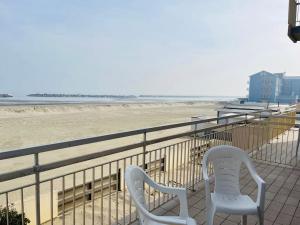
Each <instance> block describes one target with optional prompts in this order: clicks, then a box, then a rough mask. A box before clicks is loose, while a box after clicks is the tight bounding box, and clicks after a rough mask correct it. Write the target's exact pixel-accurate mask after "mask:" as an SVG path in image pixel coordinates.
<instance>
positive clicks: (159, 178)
mask: <svg viewBox="0 0 300 225" xmlns="http://www.w3.org/2000/svg"><path fill="white" fill-rule="evenodd" d="M161 151H162V148H159V168H158V171H159V173H158V182H159V183H160V184H161V172H163V171H162V170H161V168H162V166H164V165H162V162H161V159H162V157H161V156H162V154H161ZM165 160H166V158H164V163H165ZM163 173H164V172H163ZM160 194H161V193H160V192H159V193H158V205H159V206H160V204H161V199H160V198H161V197H160Z"/></svg>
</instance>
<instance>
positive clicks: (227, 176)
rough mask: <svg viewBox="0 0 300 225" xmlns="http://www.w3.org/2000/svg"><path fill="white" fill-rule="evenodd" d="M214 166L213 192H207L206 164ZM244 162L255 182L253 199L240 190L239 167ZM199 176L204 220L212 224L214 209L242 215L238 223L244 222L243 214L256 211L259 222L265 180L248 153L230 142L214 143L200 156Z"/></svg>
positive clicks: (262, 215) (208, 184)
mask: <svg viewBox="0 0 300 225" xmlns="http://www.w3.org/2000/svg"><path fill="white" fill-rule="evenodd" d="M209 163H212V166H213V170H214V178H215V186H214V192H213V193H211V192H210V183H209V181H210V180H209V177H208V171H207V170H208V166H209ZM242 163H244V164H245V165H246V167H247V169H248V170H249V172H250V175H251V176H252V178H253V179H254V180H255V182H256V183H257V186H258V192H257V199H256V201H253V200H252V199H251V198H250V197H249V196H248V195H242V194H241V193H240V184H239V179H240V167H241V164H242ZM202 165H203V177H204V181H205V191H206V207H207V224H208V225H212V224H213V219H214V214H215V213H217V212H222V213H228V214H233V215H243V217H242V218H243V219H242V224H246V223H247V215H255V214H256V215H257V216H258V219H259V224H260V225H262V224H263V220H264V203H265V182H264V181H263V180H262V179H261V178H260V177H259V175H258V174H257V173H256V171H255V169H254V166H253V164H252V162H251V160H250V158H249V156H248V155H247V154H246V153H245V152H244V151H243V150H241V149H239V148H236V147H233V146H225V145H223V146H216V147H213V148H211V149H210V150H208V151H207V152H206V153H205V155H204V158H203V162H202Z"/></svg>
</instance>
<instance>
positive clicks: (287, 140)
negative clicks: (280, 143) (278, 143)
mask: <svg viewBox="0 0 300 225" xmlns="http://www.w3.org/2000/svg"><path fill="white" fill-rule="evenodd" d="M289 136H290V130H287V138H286V145H285V146H286V148H285V160H284V163H285V164H287V161H286V160H287V157H288V147H289Z"/></svg>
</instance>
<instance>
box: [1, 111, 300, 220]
mask: <svg viewBox="0 0 300 225" xmlns="http://www.w3.org/2000/svg"><path fill="white" fill-rule="evenodd" d="M295 116H296V114H295V112H294V111H291V112H287V113H285V114H280V115H271V116H268V117H266V116H265V114H264V112H263V111H260V112H254V113H251V114H242V115H234V116H227V117H219V118H212V119H206V120H202V121H193V122H184V123H177V124H171V125H165V126H159V127H151V128H145V129H139V130H133V131H127V132H121V133H116V134H109V135H103V136H99V137H92V138H87V139H81V140H74V141H68V142H63V143H57V144H51V145H44V146H38V147H31V148H26V149H19V150H14V151H7V152H1V153H0V159H1V162H2V163H4V162H6V161H9V162H12V165H13V164H15V165H19V164H20V165H21V166H20V168H18V167H15V169H14V170H11V169H9V170H7V171H5V168H3V170H4V171H2V173H1V174H0V182H1V186H0V188H1V190H0V205H1V207H2V208H6V209H7V208H9V207H10V205H11V204H13V205H14V206H13V207H15V208H16V210H17V211H18V212H20V213H21V216H22V218H21V219H22V224H24V220H25V218H29V219H30V220H31V223H30V224H37V225H40V224H43V225H56V224H63V225H69V224H70V225H71V224H72V225H75V224H82V225H84V224H92V225H94V224H102V225H105V224H109V225H111V224H122V225H127V224H130V223H132V222H134V221H135V220H136V219H137V214H136V211H135V207H134V205H133V204H132V201H131V199H130V196H129V194H128V192H127V190H126V187H125V182H124V170H125V168H126V166H127V165H129V164H134V165H138V166H141V167H142V168H144V170H145V171H147V173H148V174H149V175H150V176H151V177H152V178H153V179H154V180H155V181H156V182H158V183H162V184H164V185H169V186H179V187H186V188H188V189H189V190H194V189H195V185H196V184H197V183H199V182H200V181H201V180H202V164H201V160H202V157H203V154H204V153H205V151H207V150H208V149H209V148H210V147H212V146H216V145H222V144H229V145H234V146H237V147H240V148H242V149H244V150H245V151H247V152H248V153H249V155H250V156H251V157H252V158H253V159H256V160H262V161H267V162H270V163H277V164H283V165H287V166H293V167H296V166H299V158H298V149H299V128H297V127H295V118H296V117H295ZM230 119H231V120H232V121H233V122H231V123H229V122H227V123H225V124H217V121H229V120H230ZM198 124H202V125H203V124H205V125H206V126H204V128H201V129H198V130H193V129H190V127H191V126H193V127H198V126H195V125H198ZM202 125H201V127H203V126H202ZM182 128H186V129H182ZM178 129H180V130H178ZM166 131H168V133H166ZM171 131H173V132H171ZM170 132H171V133H170ZM134 137H135V138H134ZM120 139H121V140H123V141H122V142H118V140H120ZM124 139H126V141H125V142H124ZM102 143H106V144H103V145H98V144H102ZM120 143H121V144H120ZM124 143H126V144H124ZM107 146H109V148H108V149H107ZM90 149H94V150H93V151H91V150H90ZM61 151H68V153H69V156H70V157H68V158H62V159H59V160H55V161H51V157H50V156H51V155H58V154H60V152H61ZM28 157H29V158H32V161H33V165H30V166H26V165H25V164H24V163H23V162H24V161H25V160H24V159H28ZM210 172H213V169H212V168H211V171H210ZM145 195H146V203H147V206H148V208H149V210H153V209H156V208H158V207H160V206H161V205H162V204H164V203H165V202H167V201H169V200H170V199H172V198H173V197H174V196H170V195H165V194H162V193H157V192H155V191H154V190H152V189H151V188H150V187H148V186H145ZM6 223H7V224H8V225H9V224H11V225H13V224H12V220H11V218H10V214H9V213H8V211H7V210H6Z"/></svg>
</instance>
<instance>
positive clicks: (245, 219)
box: [242, 215, 247, 225]
mask: <svg viewBox="0 0 300 225" xmlns="http://www.w3.org/2000/svg"><path fill="white" fill-rule="evenodd" d="M242 225H247V215H242Z"/></svg>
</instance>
